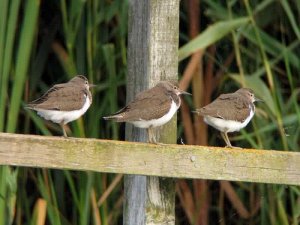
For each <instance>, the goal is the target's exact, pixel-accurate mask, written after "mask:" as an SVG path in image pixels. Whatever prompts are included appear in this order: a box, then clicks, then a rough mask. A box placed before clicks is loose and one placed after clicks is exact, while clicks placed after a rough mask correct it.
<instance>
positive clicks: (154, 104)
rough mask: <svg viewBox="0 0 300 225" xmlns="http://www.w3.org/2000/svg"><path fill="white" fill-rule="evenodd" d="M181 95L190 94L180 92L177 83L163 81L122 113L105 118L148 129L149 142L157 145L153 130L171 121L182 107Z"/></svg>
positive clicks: (137, 96) (132, 102)
mask: <svg viewBox="0 0 300 225" xmlns="http://www.w3.org/2000/svg"><path fill="white" fill-rule="evenodd" d="M181 94H189V93H187V92H185V91H183V90H180V89H179V88H178V85H177V83H175V82H169V81H161V82H159V83H158V84H157V85H156V86H155V87H153V88H151V89H148V90H146V91H143V92H141V93H139V94H137V95H136V97H135V99H134V100H133V101H131V102H129V104H128V105H127V106H125V107H124V108H122V109H121V110H120V111H118V112H116V113H115V114H113V115H111V116H107V117H103V118H104V119H106V120H114V121H116V122H128V123H132V124H133V125H134V126H136V127H139V128H146V129H147V132H148V141H149V142H150V143H157V142H156V138H155V135H154V133H153V128H154V127H158V126H162V125H164V124H165V123H167V122H168V121H169V120H171V118H172V117H173V115H174V114H175V113H176V111H177V110H178V108H179V107H180V104H181V99H180V95H181Z"/></svg>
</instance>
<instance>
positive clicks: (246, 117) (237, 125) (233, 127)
mask: <svg viewBox="0 0 300 225" xmlns="http://www.w3.org/2000/svg"><path fill="white" fill-rule="evenodd" d="M256 101H261V100H260V99H258V98H256V97H255V96H254V93H253V91H252V90H251V89H249V88H240V89H239V90H237V91H236V92H234V93H229V94H222V95H220V96H219V97H218V98H217V99H215V100H214V101H213V102H211V103H210V104H208V105H206V106H204V107H203V108H201V109H197V110H196V111H195V112H196V113H198V114H199V115H201V116H203V117H204V122H205V123H207V124H208V125H210V126H212V127H214V128H215V129H217V130H219V131H220V132H221V136H222V138H223V139H224V141H225V143H226V147H229V148H233V147H234V146H232V145H231V143H230V140H229V138H228V135H227V133H229V132H235V131H239V130H240V129H242V128H244V127H245V126H247V124H248V123H249V122H250V120H251V119H252V117H253V116H254V113H255V105H254V102H256Z"/></svg>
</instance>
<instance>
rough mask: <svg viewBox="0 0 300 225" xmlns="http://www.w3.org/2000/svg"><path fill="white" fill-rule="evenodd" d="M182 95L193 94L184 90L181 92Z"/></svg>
mask: <svg viewBox="0 0 300 225" xmlns="http://www.w3.org/2000/svg"><path fill="white" fill-rule="evenodd" d="M179 91H180V94H181V95H192V94H191V93H188V92H186V91H183V90H179Z"/></svg>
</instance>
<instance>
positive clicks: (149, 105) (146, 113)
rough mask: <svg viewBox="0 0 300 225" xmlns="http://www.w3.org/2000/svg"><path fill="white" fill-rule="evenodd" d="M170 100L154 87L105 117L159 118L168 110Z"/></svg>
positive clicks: (119, 119)
mask: <svg viewBox="0 0 300 225" xmlns="http://www.w3.org/2000/svg"><path fill="white" fill-rule="evenodd" d="M171 101H172V99H171V98H170V97H168V96H167V95H165V94H163V93H162V92H161V91H160V89H159V88H155V87H154V88H153V89H150V90H147V91H144V92H141V93H139V94H138V95H137V96H136V98H135V99H134V100H133V101H131V102H130V103H129V104H128V105H127V106H126V107H124V108H123V109H121V110H120V111H119V112H117V113H116V114H114V115H113V116H111V117H106V119H115V120H116V121H118V122H125V121H138V120H149V119H153V118H160V117H162V116H163V115H165V114H166V113H167V112H168V111H169V109H170V104H171Z"/></svg>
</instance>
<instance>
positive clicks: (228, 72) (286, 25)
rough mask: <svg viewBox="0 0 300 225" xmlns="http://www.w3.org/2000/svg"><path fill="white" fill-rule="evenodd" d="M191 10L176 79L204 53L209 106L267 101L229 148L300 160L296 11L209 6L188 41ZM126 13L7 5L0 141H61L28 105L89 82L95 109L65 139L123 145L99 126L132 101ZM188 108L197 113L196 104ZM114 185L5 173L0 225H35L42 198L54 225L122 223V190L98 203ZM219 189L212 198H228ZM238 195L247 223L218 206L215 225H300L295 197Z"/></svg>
mask: <svg viewBox="0 0 300 225" xmlns="http://www.w3.org/2000/svg"><path fill="white" fill-rule="evenodd" d="M187 1H188V0H185V1H182V3H181V12H180V15H181V17H180V18H181V20H180V26H181V32H180V38H181V39H180V43H181V45H182V46H183V47H182V48H180V50H179V59H180V60H181V61H180V68H179V69H180V74H182V73H183V71H184V69H185V68H186V65H187V62H188V61H187V60H188V58H187V57H188V56H190V55H191V54H192V53H193V52H196V51H197V50H199V49H200V50H203V51H204V57H203V66H204V68H205V66H207V64H206V63H207V62H208V61H212V62H213V63H214V74H218V73H217V72H220V71H221V72H222V76H221V77H218V79H216V83H215V84H214V85H215V86H216V89H215V91H214V92H213V97H215V96H217V95H219V94H220V93H223V92H230V91H233V90H235V89H237V88H238V87H239V86H243V85H245V86H248V87H250V88H252V89H253V90H254V91H255V93H256V94H257V96H258V97H260V98H262V99H263V100H264V101H265V103H264V104H259V105H258V107H257V108H258V109H257V114H256V116H255V118H254V119H253V121H252V123H251V124H252V125H249V126H248V127H247V128H246V129H244V130H242V131H241V133H238V134H237V135H235V136H234V138H233V140H234V141H238V142H239V144H240V145H241V146H245V147H246V146H247V147H252V148H261V149H278V150H288V151H298V150H299V144H300V138H299V137H300V126H299V125H300V107H299V92H300V89H299V87H300V63H299V53H300V47H299V44H300V26H299V24H300V23H299V22H300V2H299V1H296V0H291V1H288V0H281V1H275V0H263V1H258V0H244V1H236V0H227V1H218V0H204V1H201V11H200V12H201V14H200V15H201V18H199V19H200V21H201V30H202V31H203V32H201V33H200V35H199V36H198V37H196V38H195V39H194V40H193V41H191V42H190V38H189V36H188V31H187V30H188V24H189V20H188V16H187V15H188V9H187V7H186V3H187ZM127 12H128V2H127V1H122V0H112V1H104V0H99V1H97V0H86V1H83V0H72V1H66V0H55V1H39V0H23V1H20V0H14V1H9V0H2V1H0V15H2V19H1V20H0V87H1V89H0V131H1V132H16V133H33V134H42V135H52V134H53V135H61V134H60V128H59V127H58V125H56V124H53V123H51V122H48V121H44V120H43V119H42V118H40V117H38V116H37V115H36V113H34V112H31V111H28V110H25V109H24V108H23V106H24V104H25V103H26V102H28V101H30V100H33V99H35V98H37V97H39V96H40V95H41V94H42V93H44V92H45V91H46V90H47V89H49V88H50V87H51V86H52V85H53V84H55V83H60V82H66V81H68V80H69V79H70V78H71V77H73V76H74V75H75V74H84V75H86V76H87V77H88V79H89V80H90V82H92V83H94V84H97V85H98V86H97V87H96V88H94V89H93V104H92V106H91V108H90V109H89V110H88V112H87V113H86V114H85V115H84V116H83V118H81V119H79V120H78V121H76V122H72V123H70V124H69V129H68V132H69V133H71V136H74V137H89V138H92V137H93V138H110V139H123V138H124V132H123V131H124V127H123V125H119V124H116V123H110V122H109V123H107V122H105V121H103V120H102V119H101V117H102V116H104V115H108V114H110V113H112V112H116V111H117V110H118V109H119V108H120V107H121V106H123V105H124V104H125V100H126V98H125V85H126V51H127V50H126V44H127V32H128V30H127V23H128V20H127ZM210 45H214V46H215V48H216V53H215V54H213V55H212V54H210V52H209V51H206V48H207V47H208V46H210ZM232 54H233V55H234V56H235V57H233V60H232V61H231V63H230V64H226V63H225V62H226V60H227V59H228V58H229V57H230V55H232ZM238 57H240V63H237V61H236V59H237V58H238ZM184 58H185V59H184ZM180 76H181V75H180ZM216 76H217V75H216ZM203 79H204V80H205V79H206V74H203ZM188 104H189V107H190V108H191V109H193V102H188ZM83 121H84V122H83ZM179 129H180V130H179V131H181V132H179V136H182V135H183V134H182V129H181V128H179ZM208 132H209V134H210V135H209V140H208V141H209V143H210V144H211V145H216V144H219V138H218V134H217V132H215V131H213V130H211V129H209V131H208ZM114 179H115V176H114V175H107V174H97V173H91V172H88V173H87V172H76V173H75V172H71V171H55V170H52V171H48V170H39V169H24V168H19V169H16V168H11V167H3V166H2V167H1V168H0V215H1V216H0V225H7V224H37V221H36V220H37V213H39V212H40V211H39V210H38V208H36V207H34V205H35V203H36V202H37V201H38V199H40V198H42V199H44V200H46V202H47V206H46V212H47V214H46V220H47V224H53V225H54V224H55V225H59V224H74V225H75V224H81V225H84V224H121V220H122V216H121V215H122V196H123V194H122V185H121V183H118V184H117V185H116V186H114V188H113V189H112V192H111V193H110V195H109V197H108V198H107V200H106V201H104V203H103V204H101V206H97V204H96V205H95V204H93V203H95V202H97V201H98V199H99V198H100V197H101V196H102V195H103V193H104V192H105V191H106V190H107V189H108V187H109V185H110V183H111V182H112V181H113V180H114ZM211 186H212V187H211V188H212V192H214V193H217V195H218V194H219V193H221V192H219V187H215V186H214V185H213V184H211ZM189 188H190V189H192V185H190V186H189ZM235 190H236V192H237V194H238V196H239V198H240V199H241V201H242V202H243V203H244V205H245V206H246V207H247V208H248V209H249V211H250V214H251V216H250V217H249V218H247V219H241V218H240V217H239V216H238V215H237V214H236V212H235V208H234V207H232V206H231V205H228V206H226V207H221V206H220V204H219V202H218V199H217V198H216V199H212V200H211V202H210V205H209V209H210V210H209V217H210V224H217V223H219V221H220V218H221V219H222V222H220V223H221V224H272V225H282V224H294V225H295V224H299V223H300V201H299V199H300V190H299V188H298V187H287V186H283V185H262V184H243V183H237V184H236V185H235ZM211 197H212V198H214V197H215V195H212V196H211ZM194 201H195V202H196V203H197V201H198V202H199V201H200V200H199V199H194ZM178 205H179V203H178ZM183 207H187V206H184V205H179V206H178V208H179V209H178V210H177V211H178V215H183V216H182V217H180V218H178V224H188V220H187V218H186V215H184V212H186V210H187V209H182V208H183ZM180 208H181V209H180ZM40 210H42V209H40ZM232 215H235V216H232ZM223 216H224V217H223ZM99 221H101V223H100V222H99ZM193 224H198V223H197V222H194V223H193Z"/></svg>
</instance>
